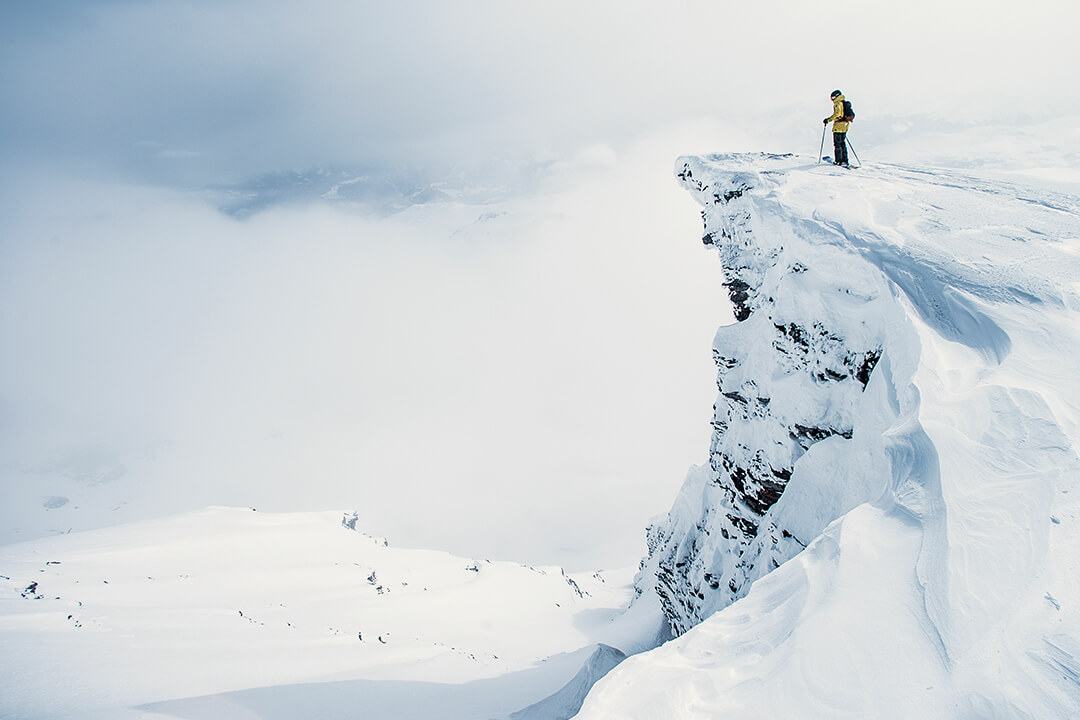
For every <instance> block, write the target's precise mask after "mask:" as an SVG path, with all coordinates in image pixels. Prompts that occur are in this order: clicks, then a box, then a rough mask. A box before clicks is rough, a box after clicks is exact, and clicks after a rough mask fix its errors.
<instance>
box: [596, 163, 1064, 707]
mask: <svg viewBox="0 0 1080 720" xmlns="http://www.w3.org/2000/svg"><path fill="white" fill-rule="evenodd" d="M676 173H677V174H678V175H679V176H680V177H681V178H682V179H683V182H684V185H686V186H687V188H688V189H690V190H691V192H692V193H693V194H694V196H695V197H696V198H697V199H698V200H699V202H701V204H702V205H703V207H704V208H705V210H704V213H703V217H704V220H705V231H706V233H707V234H711V235H712V236H713V242H714V244H715V245H716V246H717V247H718V248H719V250H720V252H721V255H722V256H724V253H725V252H728V253H732V252H736V251H735V250H732V246H738V247H739V249H738V252H739V253H742V255H740V256H739V257H740V258H742V259H743V260H745V259H746V258H747V257H749V258H751V259H750V260H746V262H745V263H744V269H745V270H746V272H747V273H749V274H750V275H755V272H756V275H755V277H757V283H756V286H755V287H754V288H753V292H752V293H751V298H750V300H749V301H748V306H749V308H750V310H751V313H750V315H749V317H748V318H747V319H745V320H744V321H742V322H740V323H738V324H736V325H734V326H730V327H724V328H721V329H720V332H719V333H718V334H717V340H716V347H717V350H718V352H724V351H729V350H731V348H733V347H735V348H740V349H741V351H744V352H745V353H747V354H748V356H751V357H753V353H754V352H756V351H755V350H754V348H758V349H759V350H760V353H761V354H760V355H759V356H758V357H759V358H766V357H767V356H769V355H770V353H772V356H773V359H772V360H769V361H768V362H756V363H750V366H748V365H746V364H743V365H740V366H736V367H735V369H734V370H733V371H732V372H735V373H736V376H735V379H734V380H733V379H732V378H731V377H730V376H725V375H724V373H723V371H722V372H721V390H722V391H729V392H730V391H731V390H732V389H733V388H732V387H729V386H728V385H726V384H725V383H732V382H734V383H735V386H736V388H735V389H741V391H742V392H743V394H744V395H748V396H749V397H755V396H756V397H765V398H774V399H775V398H781V400H780V402H781V403H783V404H784V406H785V407H786V408H788V409H789V410H790V411H791V412H795V411H799V412H805V411H807V407H806V406H807V405H808V404H809V405H815V404H817V405H818V406H816V407H814V408H812V409H813V410H814V411H815V412H816V413H817V414H818V415H819V416H821V417H825V418H832V419H833V420H836V419H837V418H840V420H837V423H840V422H842V423H846V424H847V426H848V427H850V428H852V430H853V432H852V434H851V437H843V436H841V435H834V436H831V437H828V438H826V439H824V440H822V441H820V442H817V443H816V444H814V445H813V446H812V447H810V448H809V449H808V450H807V451H806V452H805V454H803V455H801V457H797V458H796V459H795V462H794V471H793V473H792V475H791V480H790V482H789V483H788V485H787V487H786V489H785V491H784V493H783V495H782V496H781V497H780V499H779V501H777V502H776V503H775V504H774V505H773V506H772V507H770V508H769V510H768V512H767V513H766V514H765V516H764V519H763V521H762V523H761V524H762V527H763V528H765V527H778V528H784V529H787V530H791V531H792V532H793V533H794V534H795V535H796V536H798V537H800V538H802V539H803V540H804V541H806V542H807V547H806V549H805V550H803V551H801V552H798V553H797V554H795V555H794V557H793V558H791V559H790V560H788V561H787V562H785V563H783V564H780V566H779V568H778V569H775V570H773V571H772V572H768V569H763V568H760V567H759V568H758V570H757V572H758V574H759V575H760V576H762V577H758V578H757V579H756V582H753V584H751V585H749V586H748V589H741V588H740V590H743V592H742V594H741V595H739V596H738V597H735V598H733V599H731V600H723V599H720V600H715V601H712V602H713V604H712V605H711V606H710V605H709V603H710V602H711V600H710V598H716V597H720V595H709V594H708V593H709V588H708V587H697V586H695V587H694V588H693V592H700V593H701V597H702V598H704V600H702V601H701V603H698V604H699V605H704V606H705V609H706V610H707V611H708V612H706V617H705V618H704V619H703V621H700V623H699V624H696V625H695V626H693V627H692V628H691V629H688V630H687V631H686V632H685V634H683V635H681V636H680V637H679V638H677V639H675V640H672V641H670V642H668V643H667V644H665V645H663V646H661V647H659V648H657V649H655V650H653V651H651V652H647V653H643V654H640V655H637V656H635V657H631V658H629V659H628V660H627V661H625V662H624V663H622V664H621V665H620V666H619V667H618V668H616V669H615V670H614V671H613V672H612V673H611V674H609V675H608V676H607V677H606V678H605V679H604V680H602V681H601V682H600V683H599V684H597V686H596V687H595V688H594V689H593V691H592V693H591V694H590V695H589V697H588V698H587V700H586V702H585V705H584V707H583V709H582V712H581V713H580V714H579V715H578V716H577V717H578V718H580V720H600V719H601V718H602V719H603V720H616V719H629V718H658V717H663V718H672V719H690V718H722V717H723V718H726V717H739V718H742V719H744V720H745V719H747V718H778V717H785V718H877V719H882V718H898V719H899V718H915V717H918V718H964V719H967V718H1074V717H1080V612H1078V610H1080V567H1078V556H1077V548H1078V541H1080V512H1078V511H1080V508H1078V505H1077V503H1078V501H1080V463H1078V459H1077V447H1078V442H1080V383H1078V381H1077V376H1076V367H1077V365H1076V358H1077V356H1078V355H1080V315H1078V312H1080V280H1078V278H1080V200H1078V199H1077V198H1076V197H1073V196H1069V195H1064V194H1056V193H1053V192H1050V191H1046V190H1036V189H1031V188H1027V187H1023V186H1018V185H1012V184H1008V183H1004V182H999V181H994V180H985V179H976V178H973V177H969V176H965V175H963V174H958V173H954V172H949V171H943V170H934V171H929V170H925V169H920V168H916V167H905V166H901V165H887V164H871V165H866V166H863V167H862V168H859V169H856V170H851V171H848V170H843V169H839V168H834V167H832V166H831V165H825V164H816V163H814V162H813V161H812V160H809V159H807V158H801V157H796V156H767V155H736V156H731V155H728V156H708V157H688V158H682V159H680V160H679V162H678V163H677V165H676ZM722 231H726V233H727V234H726V235H725V234H724V232H722ZM730 258H731V256H730V255H729V256H728V259H729V260H730ZM755 263H757V264H756V265H755ZM758 271H760V272H758ZM868 308H871V309H872V310H873V311H872V312H868ZM796 321H797V322H799V323H811V324H812V323H813V322H820V323H821V324H822V326H823V327H825V328H827V329H828V331H829V333H830V334H829V337H830V338H835V339H836V341H837V342H839V343H849V344H851V345H853V346H854V347H866V346H867V344H870V345H873V344H874V343H878V342H879V343H880V344H881V346H882V348H883V354H882V358H881V361H880V362H879V363H878V364H877V366H876V367H875V369H874V371H873V373H872V374H871V376H870V380H869V383H868V384H867V386H866V388H865V390H864V391H862V392H855V393H851V392H848V393H840V394H838V393H829V392H825V391H823V390H822V389H821V387H822V385H823V384H827V383H826V379H825V378H822V379H820V380H815V379H813V374H812V373H811V372H808V371H806V369H805V368H786V367H784V366H783V364H782V363H781V362H779V361H778V360H776V358H783V357H786V355H785V353H784V352H783V349H782V343H781V342H780V341H779V340H776V339H775V338H776V334H775V328H778V326H780V325H782V324H784V323H785V322H796ZM807 326H808V327H809V326H810V325H807ZM770 338H774V339H770ZM770 345H771V346H772V347H770ZM723 397H724V396H721V400H723ZM774 403H775V400H774ZM791 408H794V410H791ZM834 424H835V423H834ZM718 432H719V433H720V438H719V442H721V443H723V442H725V438H726V436H725V435H724V433H725V432H727V433H735V434H738V433H739V432H740V428H735V427H732V428H730V429H725V430H721V431H718ZM754 441H755V439H754V438H747V439H746V442H748V443H749V442H754ZM715 442H717V440H716V439H714V443H715ZM777 452H779V451H777ZM774 467H775V466H774ZM715 479H716V475H715V472H714V470H711V469H710V468H708V467H702V468H698V469H696V470H694V471H692V472H691V473H690V475H689V476H688V479H687V481H686V484H685V486H684V488H683V490H682V491H681V493H680V495H679V497H678V498H677V499H676V502H675V505H674V507H673V508H672V510H671V512H670V513H669V515H668V517H667V518H666V519H665V520H662V521H660V525H658V526H657V527H659V528H661V529H662V530H663V531H664V532H663V533H659V534H658V535H657V534H654V535H655V536H660V535H662V537H663V539H664V541H665V542H668V543H670V544H673V545H674V546H677V547H678V548H679V549H680V551H684V550H685V548H693V552H694V555H693V556H694V557H695V558H697V562H699V563H703V564H704V568H703V569H708V567H709V563H710V562H712V563H715V565H714V566H713V567H719V568H720V569H721V570H722V569H724V568H726V567H728V566H729V565H730V562H731V560H730V552H731V547H732V546H733V544H735V543H733V541H732V540H729V539H728V538H726V537H725V538H723V539H722V538H721V537H720V534H719V533H718V532H716V533H714V532H712V530H713V529H714V528H715V527H716V522H715V517H714V516H715V515H716V514H717V513H718V512H722V508H723V507H724V506H723V505H721V504H720V503H723V502H728V503H730V505H729V506H737V505H738V500H737V499H733V498H730V497H729V498H726V499H725V498H721V497H717V495H718V494H719V493H718V492H717V491H716V490H715V485H714V484H713V481H714V480H715ZM763 532H764V530H763ZM664 533H666V534H664ZM743 550H744V551H746V552H750V550H749V549H746V548H745V547H744V548H743ZM723 553H728V555H723ZM782 559H787V558H782ZM725 563H727V565H725ZM769 569H771V568H769ZM652 570H655V567H650V568H647V569H646V572H643V573H642V576H641V577H639V579H638V582H639V585H642V586H644V587H645V588H646V592H647V594H648V593H650V592H651V589H650V588H651V586H650V582H651V581H652V578H651V577H650V575H649V571H652ZM751 579H753V578H751ZM716 592H717V593H723V592H724V588H723V587H722V588H721V589H720V590H718V591H716ZM695 602H696V601H695ZM713 611H715V612H713ZM710 612H711V613H713V614H711V615H709V614H708V613H710ZM683 619H684V620H689V621H690V622H696V620H695V618H694V617H693V616H692V613H690V614H688V615H686V616H685V617H683ZM675 625H676V629H677V630H679V629H681V628H680V627H679V625H678V623H675Z"/></svg>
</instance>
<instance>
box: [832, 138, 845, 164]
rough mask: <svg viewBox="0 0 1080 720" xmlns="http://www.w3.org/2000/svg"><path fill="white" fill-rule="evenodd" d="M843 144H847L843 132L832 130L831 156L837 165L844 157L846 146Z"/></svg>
mask: <svg viewBox="0 0 1080 720" xmlns="http://www.w3.org/2000/svg"><path fill="white" fill-rule="evenodd" d="M845 145H847V143H846V142H845V137H844V133H838V132H834V133H833V134H832V146H833V156H832V157H833V162H834V163H836V164H837V165H839V164H840V163H842V162H843V161H844V160H843V158H844V157H845V153H846V151H847V148H846V147H845Z"/></svg>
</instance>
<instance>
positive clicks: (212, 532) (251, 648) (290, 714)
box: [0, 508, 656, 719]
mask: <svg viewBox="0 0 1080 720" xmlns="http://www.w3.org/2000/svg"><path fill="white" fill-rule="evenodd" d="M342 520H343V516H342V514H341V513H307V514H283V515H281V514H267V513H260V512H254V511H252V510H250V509H240V508H210V509H207V510H204V511H201V512H197V513H192V514H187V515H182V516H177V517H173V518H169V519H165V520H158V521H152V522H146V523H139V524H133V525H126V526H119V527H115V528H109V529H105V530H98V531H90V532H85V533H75V534H71V535H63V536H59V537H55V538H49V539H45V540H40V541H35V542H31V543H24V544H18V545H9V546H5V547H4V548H3V549H2V550H0V638H2V645H3V653H2V655H0V676H2V677H3V678H4V680H3V693H0V717H4V718H53V717H55V718H61V717H63V718H66V717H73V718H74V717H78V718H83V717H93V718H111V717H128V716H130V717H159V716H160V717H177V718H242V717H260V718H282V719H285V718H295V717H299V716H301V715H298V714H297V713H298V712H300V711H299V708H308V710H307V713H306V714H307V716H311V717H327V718H330V717H343V718H344V717H371V718H377V717H395V718H397V717H400V718H412V717H431V714H430V713H431V708H432V707H440V708H445V710H446V714H445V715H444V717H454V718H478V719H479V718H484V719H487V718H492V717H505V716H506V715H508V714H509V713H511V712H514V711H516V710H520V709H522V708H524V707H526V706H527V705H530V704H532V703H534V702H536V701H539V700H541V699H543V698H544V697H545V696H547V695H550V694H552V693H554V692H556V691H557V690H559V688H560V687H562V685H564V684H565V683H567V682H568V681H569V680H570V679H571V678H572V677H573V676H574V675H575V674H576V673H577V672H578V671H579V670H580V669H581V667H582V666H583V665H584V664H585V662H586V660H587V659H588V658H589V656H590V655H591V654H592V653H593V652H594V650H595V645H596V644H597V643H600V642H603V643H607V644H612V645H617V646H620V647H627V648H629V649H631V650H633V649H635V647H636V649H640V647H641V644H640V642H639V641H637V640H635V637H636V636H638V635H644V636H646V637H645V641H646V642H647V641H648V640H649V639H650V638H648V637H647V636H648V634H649V632H651V631H655V629H656V628H655V626H654V627H652V628H651V630H650V629H649V628H647V627H645V626H643V625H641V624H640V623H639V624H638V626H637V627H634V626H633V622H628V621H627V619H625V618H621V615H620V614H621V612H622V609H623V607H624V606H625V604H626V602H627V601H628V600H629V595H630V585H629V579H630V572H628V571H623V572H610V573H608V572H603V573H600V572H598V573H595V574H583V575H574V576H569V575H566V574H564V573H563V571H562V570H561V569H560V568H557V567H526V566H523V565H517V564H513V563H507V562H489V561H486V560H485V559H483V558H477V559H467V558H460V557H454V556H451V555H449V554H446V553H441V552H428V551H422V550H399V549H396V548H394V547H391V546H388V545H387V544H386V542H385V541H384V540H383V539H381V538H375V537H371V536H368V535H365V534H363V533H361V532H358V531H356V530H352V529H349V528H347V527H345V526H343V525H342ZM617 615H620V620H619V622H617V623H615V622H613V621H614V620H615V618H616V616H617ZM652 619H655V616H653V618H652ZM646 622H648V618H646ZM635 643H638V644H637V645H635ZM312 713H313V714H312Z"/></svg>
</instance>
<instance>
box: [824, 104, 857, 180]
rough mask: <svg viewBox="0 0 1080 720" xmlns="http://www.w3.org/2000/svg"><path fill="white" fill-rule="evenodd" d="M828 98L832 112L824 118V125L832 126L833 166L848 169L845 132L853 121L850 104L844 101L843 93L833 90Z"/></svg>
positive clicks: (853, 116) (853, 115)
mask: <svg viewBox="0 0 1080 720" xmlns="http://www.w3.org/2000/svg"><path fill="white" fill-rule="evenodd" d="M829 97H831V98H832V103H833V112H832V115H830V116H829V117H827V118H825V124H826V125H828V124H829V123H832V124H833V126H832V140H833V164H834V165H843V166H844V167H850V166H849V165H848V156H847V131H848V126H849V125H850V123H851V121H852V120H854V119H855V114H854V113H853V112H851V104H850V103H847V102H845V101H844V93H842V92H840V91H839V90H833V91H832V95H830V96H829Z"/></svg>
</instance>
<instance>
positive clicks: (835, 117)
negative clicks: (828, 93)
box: [825, 95, 851, 132]
mask: <svg viewBox="0 0 1080 720" xmlns="http://www.w3.org/2000/svg"><path fill="white" fill-rule="evenodd" d="M843 117H844V96H843V95H837V96H836V97H835V98H833V101H832V115H830V116H829V117H827V118H825V122H827V123H830V122H831V123H832V131H833V132H847V131H848V126H849V125H851V123H846V122H844V121H843V119H842V118H843Z"/></svg>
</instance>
